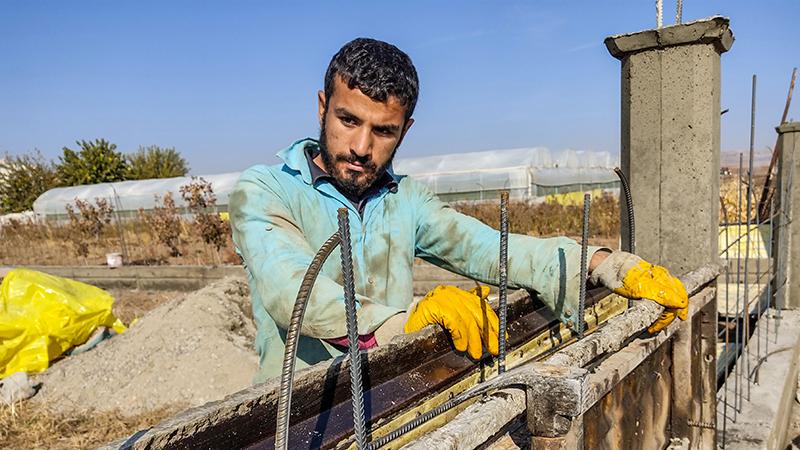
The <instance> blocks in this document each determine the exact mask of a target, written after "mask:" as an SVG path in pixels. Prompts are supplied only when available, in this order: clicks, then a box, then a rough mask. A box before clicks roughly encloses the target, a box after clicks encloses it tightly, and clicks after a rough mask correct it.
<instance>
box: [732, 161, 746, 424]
mask: <svg viewBox="0 0 800 450" xmlns="http://www.w3.org/2000/svg"><path fill="white" fill-rule="evenodd" d="M743 160H744V154H742V153H739V172H738V173H737V174H736V178H737V182H736V183H737V191H738V195H739V198H738V202H737V203H736V235H737V236H738V238H741V236H742V171H743V170H744V162H743ZM741 286H742V246H741V245H737V246H736V335H735V336H736V352H737V355H738V354H739V349H740V346H741V348H742V349H743V348H744V343H743V342H742V338H743V336H742V323H741V317H740V315H741V312H742V311H741V308H740V306H741V299H742V294H741ZM741 355H742V357H744V352H743V351H742V352H741ZM737 359H738V358H737ZM734 369H735V374H734V380H735V381H734V392H735V396H736V405H737V406H736V409H737V412H741V411H742V395H741V394H742V388H741V383H740V381H741V376H742V361H740V362H739V363H738V364H736V365H735V366H734Z"/></svg>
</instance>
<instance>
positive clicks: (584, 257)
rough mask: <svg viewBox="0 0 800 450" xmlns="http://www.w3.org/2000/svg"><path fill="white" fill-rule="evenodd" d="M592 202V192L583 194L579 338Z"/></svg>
mask: <svg viewBox="0 0 800 450" xmlns="http://www.w3.org/2000/svg"><path fill="white" fill-rule="evenodd" d="M591 203H592V195H591V194H583V230H582V233H581V238H582V240H581V276H580V278H579V279H578V282H579V283H580V294H579V295H580V296H579V297H578V317H576V318H575V320H577V321H578V323H577V325H578V339H580V338H582V337H583V331H584V322H583V318H584V316H585V315H586V279H587V276H588V271H589V267H588V266H589V264H588V261H587V259H588V251H589V206H590V204H591Z"/></svg>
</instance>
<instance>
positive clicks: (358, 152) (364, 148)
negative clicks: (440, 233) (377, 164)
mask: <svg viewBox="0 0 800 450" xmlns="http://www.w3.org/2000/svg"><path fill="white" fill-rule="evenodd" d="M367 128H368V127H362V128H361V129H360V130H358V132H356V133H355V135H354V136H353V140H352V141H351V142H350V152H351V153H353V154H354V155H355V156H357V157H358V158H359V159H367V158H368V157H369V156H370V154H372V133H370V132H369V130H368V129H367Z"/></svg>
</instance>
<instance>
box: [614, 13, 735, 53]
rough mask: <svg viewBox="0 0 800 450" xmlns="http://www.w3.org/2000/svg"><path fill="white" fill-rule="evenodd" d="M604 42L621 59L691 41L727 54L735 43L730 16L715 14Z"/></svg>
mask: <svg viewBox="0 0 800 450" xmlns="http://www.w3.org/2000/svg"><path fill="white" fill-rule="evenodd" d="M604 42H605V44H606V48H608V51H609V53H611V56H613V57H615V58H617V59H622V58H624V57H626V56H628V55H629V54H631V53H637V52H641V51H645V50H661V49H664V48H667V47H675V46H679V45H691V44H713V45H714V47H715V48H716V49H717V51H718V52H719V53H725V52H727V51H728V50H730V48H731V46H732V45H733V32H732V31H731V29H730V19H728V18H727V17H722V16H713V17H709V18H706V19H700V20H696V21H694V22H688V23H684V24H680V25H672V26H669V27H664V28H657V29H653V30H644V31H639V32H636V33H628V34H619V35H616V36H609V37H607V38H606V39H605V41H604Z"/></svg>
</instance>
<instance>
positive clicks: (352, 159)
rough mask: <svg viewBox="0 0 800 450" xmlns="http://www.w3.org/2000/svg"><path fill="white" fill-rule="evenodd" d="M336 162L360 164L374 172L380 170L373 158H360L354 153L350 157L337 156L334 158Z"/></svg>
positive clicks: (367, 156)
mask: <svg viewBox="0 0 800 450" xmlns="http://www.w3.org/2000/svg"><path fill="white" fill-rule="evenodd" d="M334 161H335V162H344V163H359V164H360V165H361V166H363V167H364V169H367V170H370V171H374V170H376V169H377V168H378V166H377V165H376V164H375V163H374V162H373V161H372V158H371V157H370V156H369V155H365V156H358V155H355V154H353V153H350V154H349V155H336V156H334Z"/></svg>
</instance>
